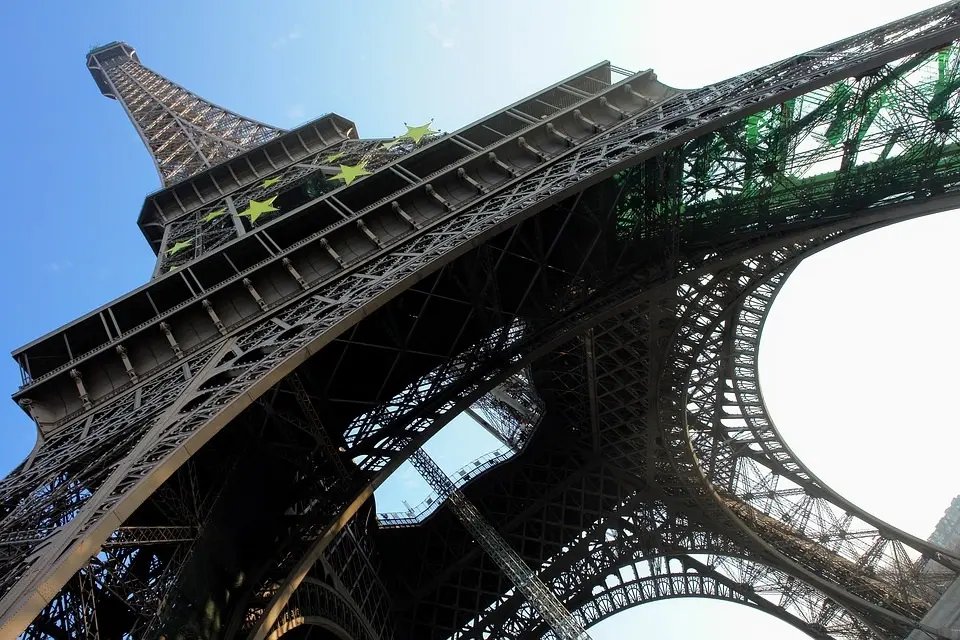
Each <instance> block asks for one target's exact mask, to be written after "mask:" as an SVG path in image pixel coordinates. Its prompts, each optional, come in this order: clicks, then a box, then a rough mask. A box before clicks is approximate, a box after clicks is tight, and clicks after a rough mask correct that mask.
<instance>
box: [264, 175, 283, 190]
mask: <svg viewBox="0 0 960 640" xmlns="http://www.w3.org/2000/svg"><path fill="white" fill-rule="evenodd" d="M278 182H280V178H267V179H266V180H264V181H263V188H264V189H266V188H268V187H272V186H273V185H275V184H277V183H278Z"/></svg>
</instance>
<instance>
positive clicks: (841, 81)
mask: <svg viewBox="0 0 960 640" xmlns="http://www.w3.org/2000/svg"><path fill="white" fill-rule="evenodd" d="M958 39H960V5H957V4H955V3H954V4H948V5H943V6H940V7H937V8H934V9H931V10H929V11H926V12H923V13H920V14H917V15H915V16H912V17H909V18H905V19H903V20H900V21H897V22H895V23H892V24H889V25H886V26H884V27H880V28H877V29H874V30H872V31H869V32H866V33H862V34H859V35H856V36H853V37H851V38H848V39H846V40H843V41H840V42H837V43H834V44H831V45H828V46H825V47H822V48H820V49H817V50H815V51H811V52H807V53H804V54H801V55H798V56H795V57H792V58H789V59H787V60H783V61H781V62H778V63H775V64H772V65H768V66H765V67H762V68H760V69H756V70H753V71H750V72H747V73H744V74H742V75H740V76H737V77H734V78H731V79H729V80H725V81H723V82H719V83H717V84H714V85H711V86H708V87H704V88H702V89H697V90H693V91H678V90H675V89H672V88H670V87H668V86H666V85H664V84H662V83H660V82H659V81H658V80H657V79H656V76H655V75H654V74H653V73H652V72H649V71H647V72H641V73H636V74H633V73H630V72H626V71H624V70H622V69H618V68H616V67H612V66H610V65H609V64H608V63H602V64H599V65H596V66H594V67H591V68H590V69H587V70H585V71H583V72H581V73H579V74H576V75H574V76H571V77H570V78H567V79H565V80H563V81H561V82H559V83H557V84H555V85H553V86H551V87H549V88H547V89H545V90H544V91H542V92H540V93H538V94H537V95H535V96H531V97H530V98H528V99H525V100H522V101H520V102H518V103H516V104H514V105H511V106H510V107H507V108H505V109H502V110H500V111H498V112H496V113H494V114H491V115H490V116H488V117H487V118H484V119H483V120H481V121H479V122H476V123H473V124H471V125H468V126H467V127H464V128H462V129H460V130H458V131H456V132H454V133H452V134H449V135H437V136H432V137H429V138H427V139H425V140H422V141H418V142H417V143H414V142H411V141H406V142H401V143H398V144H396V145H394V144H393V142H390V143H388V144H386V145H385V144H384V143H383V141H364V140H360V139H358V138H357V137H356V132H355V128H354V127H353V125H352V123H350V122H349V121H347V120H345V119H344V118H342V117H340V116H337V115H335V114H330V115H327V116H324V117H323V118H320V119H318V120H316V121H314V122H312V123H308V124H306V125H304V126H302V127H299V128H297V129H294V130H291V131H288V132H277V133H276V134H274V133H271V134H270V139H269V140H267V141H265V142H263V144H261V145H260V146H257V147H255V148H251V149H249V150H247V151H245V152H243V153H238V154H237V155H232V156H231V155H229V154H226V155H225V156H221V157H220V163H219V164H216V166H213V167H212V168H208V169H206V170H203V171H200V172H198V173H190V175H189V177H184V179H182V180H180V181H179V182H177V183H176V184H172V185H171V186H169V187H168V188H167V189H165V190H163V191H161V192H159V193H157V194H153V195H151V196H149V197H148V199H147V202H146V203H145V205H144V209H143V211H141V214H140V218H139V220H140V225H141V228H142V229H143V231H144V234H145V235H146V236H147V238H148V239H149V240H150V242H151V244H152V246H153V247H154V249H155V250H157V251H158V253H159V255H160V256H161V258H160V260H161V261H163V260H167V258H168V257H169V258H176V260H177V261H175V263H173V264H169V265H168V263H166V262H162V263H160V264H158V270H157V273H156V274H155V275H156V277H155V278H153V279H152V280H151V281H150V282H149V283H148V284H146V285H144V286H143V287H141V288H139V289H137V290H135V291H133V292H131V293H129V294H127V295H126V296H123V297H122V298H120V299H118V300H115V301H113V302H111V303H109V304H107V305H105V306H103V307H101V308H100V309H97V310H95V311H93V312H91V313H90V314H88V315H86V316H84V317H82V318H80V319H78V320H76V321H75V322H73V323H71V324H69V325H67V326H65V327H63V328H61V329H59V330H57V331H55V332H53V333H51V334H48V335H47V336H44V337H43V338H40V339H38V340H36V341H34V342H33V343H31V344H29V345H27V346H25V347H23V348H21V349H19V350H17V351H16V352H15V354H14V356H15V358H16V360H17V362H18V364H19V365H20V367H21V369H22V371H23V386H22V387H21V389H20V390H19V391H18V392H17V393H16V394H15V399H16V400H17V401H18V402H19V403H20V404H21V406H22V407H23V408H24V410H25V411H26V412H27V413H28V414H29V415H30V417H31V419H32V420H33V421H34V422H35V423H36V426H37V432H38V441H37V445H36V447H35V448H34V450H33V451H32V452H31V453H30V455H29V456H28V458H27V459H26V460H25V461H24V462H23V463H22V464H21V465H20V466H19V467H17V468H16V469H15V470H14V471H13V472H12V473H11V474H10V475H9V476H8V477H7V478H6V479H4V480H3V482H2V483H0V518H2V519H0V638H13V637H17V636H18V635H21V634H22V636H23V637H26V638H49V637H52V638H67V637H79V638H159V637H165V638H172V637H177V638H249V639H250V640H263V639H266V638H270V639H275V638H280V637H284V638H289V639H295V638H303V637H305V636H306V635H307V634H308V633H311V632H314V631H315V632H316V633H317V635H319V636H320V637H324V634H326V637H337V638H353V639H359V638H363V639H387V638H400V639H411V640H412V639H416V640H421V639H428V640H429V639H433V638H437V639H440V638H451V637H453V638H490V637H496V638H541V637H551V632H550V631H549V630H548V629H547V627H546V625H545V623H544V621H543V620H542V619H541V617H540V616H539V615H537V614H536V612H535V611H534V610H533V609H532V608H531V606H530V604H529V603H528V602H527V601H526V600H525V599H524V597H523V595H522V593H518V592H516V591H514V590H513V589H512V588H511V585H510V584H509V582H508V580H507V579H506V577H505V576H504V575H503V574H502V573H501V572H500V571H499V569H498V568H497V566H496V564H495V563H494V562H492V561H491V560H490V559H489V557H487V556H486V555H485V554H484V553H483V552H482V550H481V549H479V548H478V547H477V545H476V543H475V542H474V541H473V540H472V539H471V536H470V534H469V532H468V531H467V530H466V529H465V528H464V527H463V526H462V524H461V523H460V522H459V521H458V520H457V519H456V518H455V517H454V516H453V514H452V513H451V512H450V510H449V509H447V508H442V509H438V510H436V511H435V512H434V513H433V514H432V515H429V517H426V518H425V519H417V518H413V519H406V520H404V519H397V520H394V521H384V522H383V523H381V524H378V523H377V521H376V518H375V517H374V515H373V514H374V512H375V510H374V508H373V504H372V502H373V501H372V493H373V490H374V489H375V488H376V487H377V486H379V484H380V483H382V482H383V481H384V479H385V478H387V477H388V475H389V474H390V473H391V472H393V471H394V470H395V469H396V468H397V467H398V466H399V465H400V464H401V463H402V462H403V461H404V460H406V459H408V458H409V456H410V455H411V454H412V453H413V452H414V451H416V450H417V449H418V448H419V447H420V446H421V445H422V443H423V442H425V441H426V439H428V438H429V437H430V436H431V435H433V434H434V433H436V432H437V430H439V429H440V428H442V427H443V425H444V424H446V423H447V422H449V421H450V420H451V419H452V418H453V417H455V416H456V415H458V414H460V413H461V412H463V411H465V410H467V409H471V408H472V410H473V411H474V412H475V413H476V414H477V415H479V416H481V417H483V418H484V419H485V420H487V421H488V422H489V424H490V428H491V430H492V431H494V432H496V433H499V434H500V436H501V440H503V441H504V442H505V443H507V444H508V445H509V446H510V447H511V452H518V453H516V454H515V455H512V456H511V455H504V456H503V457H501V458H499V459H498V460H496V461H495V462H496V463H491V464H486V465H485V466H484V467H483V471H482V473H477V474H475V475H474V476H473V477H472V479H471V480H470V482H468V483H465V484H463V485H462V486H461V487H460V488H459V490H460V491H462V492H463V495H464V496H466V498H467V499H469V501H470V502H471V503H472V504H474V505H476V508H477V509H478V511H479V513H480V514H481V515H482V517H483V518H484V519H485V520H486V521H487V522H488V523H490V525H491V526H492V527H493V528H494V529H495V530H496V531H497V532H498V534H499V535H500V536H502V538H503V539H504V540H505V541H506V544H507V545H509V547H510V548H512V549H513V550H515V551H516V552H517V554H518V555H519V556H520V558H521V559H522V561H523V562H524V563H525V564H526V565H527V566H528V567H530V568H531V569H532V570H533V571H535V572H537V575H538V577H539V579H540V581H541V582H543V583H544V584H546V585H548V586H549V587H550V588H551V589H552V591H553V593H554V595H555V596H556V598H557V599H558V600H559V602H560V603H561V604H562V605H563V606H564V607H566V608H567V609H568V610H569V611H571V612H572V613H573V615H575V616H577V617H578V618H579V619H580V621H581V623H582V624H583V626H584V627H589V626H590V625H591V624H593V623H595V622H596V621H598V620H601V619H603V618H605V617H607V616H610V615H612V614H614V613H616V612H617V611H620V610H623V609H624V608H627V607H631V606H634V605H637V604H642V603H644V602H650V601H653V600H657V599H662V598H668V597H710V598H719V599H723V600H728V601H730V602H736V603H739V604H743V605H746V606H750V607H753V608H756V609H759V610H761V611H765V612H768V613H770V614H771V615H775V616H777V617H779V618H781V619H782V620H785V621H787V622H788V623H790V624H793V625H794V626H796V627H797V628H799V629H802V630H803V631H805V632H807V633H808V634H809V635H811V636H812V637H815V638H827V637H834V638H904V637H918V635H926V636H927V637H951V634H952V633H953V632H952V631H951V630H950V629H948V628H947V627H948V626H949V625H950V624H951V623H950V619H951V618H950V615H953V618H954V619H955V618H956V613H955V612H956V607H955V603H956V601H957V598H958V597H960V596H958V594H957V592H958V591H960V586H958V585H960V583H958V582H957V581H956V577H957V572H958V571H960V556H958V555H957V553H956V552H952V551H948V550H946V549H943V548H941V547H939V546H938V545H936V544H933V543H931V542H928V541H924V540H920V539H917V538H914V537H912V536H910V535H908V534H906V533H904V532H902V531H899V530H897V529H896V528H894V527H892V526H890V525H888V524H886V523H884V522H881V521H879V520H878V519H877V518H875V517H873V516H872V515H870V514H869V513H866V512H864V511H863V510H862V509H859V508H858V507H857V506H856V505H853V504H851V503H850V502H849V501H847V500H845V499H844V498H843V497H842V496H839V495H838V494H837V493H836V492H834V491H833V490H831V489H830V488H829V487H828V486H826V485H825V484H824V483H823V482H822V481H821V480H820V479H819V478H817V477H816V475H814V474H813V472H811V471H810V470H809V469H808V468H807V467H806V466H805V465H804V464H803V463H802V462H801V461H800V460H798V459H797V458H796V456H795V455H794V454H793V453H792V452H791V450H790V449H789V447H788V446H787V444H786V443H785V442H784V441H783V439H782V438H781V437H780V435H779V433H778V432H777V430H776V428H775V426H774V424H773V422H772V420H771V419H770V417H769V413H768V411H767V409H766V407H765V405H764V403H763V398H762V396H761V394H760V389H759V384H758V374H757V349H758V344H759V338H760V332H761V330H762V327H763V323H764V319H765V318H766V316H767V313H768V311H769V308H770V305H771V304H772V302H773V300H774V298H775V296H776V293H777V291H778V290H779V288H780V287H781V286H782V284H783V282H784V280H785V279H786V278H787V276H788V275H789V274H790V272H791V271H792V269H794V268H795V266H796V265H797V264H798V263H799V261H801V260H802V259H803V258H805V257H806V256H809V255H811V254H813V253H815V252H817V251H820V250H822V249H824V248H825V247H829V246H831V245H833V244H835V243H838V242H841V241H843V240H845V239H846V238H848V237H851V236H854V235H857V234H859V233H864V232H867V231H870V230H872V229H876V228H878V227H880V226H883V225H887V224H892V223H895V222H898V221H901V220H907V219H910V218H914V217H917V216H922V215H927V214H931V213H935V212H940V211H947V210H951V209H955V208H957V206H958V203H960V193H958V190H960V146H958V142H960V141H958V137H957V132H958V128H957V124H958V116H960V95H958V88H960V43H958ZM118 46H119V45H118ZM121 48H122V47H121ZM91 55H93V56H94V58H97V55H98V54H97V53H96V52H94V53H93V54H91ZM127 59H131V58H130V56H129V55H128V56H127ZM122 64H127V63H126V62H124V63H122ZM137 68H140V67H137ZM160 100H161V101H162V97H160ZM163 104H164V108H166V109H169V110H171V111H172V112H173V113H174V114H177V113H178V112H177V108H178V105H179V104H184V103H170V104H167V103H163ZM184 108H185V109H186V107H184ZM177 117H178V118H180V119H181V120H186V119H185V118H183V117H181V116H179V115H178V116H177ZM168 131H169V132H170V136H171V141H172V140H174V139H176V136H178V135H180V134H179V131H180V130H179V129H177V128H176V127H172V128H170V129H168ZM145 140H147V143H148V146H149V147H150V148H151V150H154V148H155V147H154V146H152V143H151V142H150V141H149V139H147V138H145ZM384 147H387V148H384ZM156 148H164V149H166V148H169V147H168V146H164V144H160V145H159V146H157V147H156ZM358 149H361V150H360V151H357V150H358ZM351 152H356V153H358V156H357V158H358V159H357V160H353V162H357V163H359V162H360V161H365V162H367V165H365V166H367V168H368V169H369V172H370V174H369V175H367V176H365V177H362V178H360V179H358V180H355V181H352V183H351V184H342V183H343V182H345V181H343V180H341V181H340V182H339V183H338V182H337V181H331V180H328V179H327V178H328V177H333V176H329V175H328V174H329V172H330V170H331V167H332V166H333V165H334V164H336V163H335V159H336V158H343V157H344V156H342V155H341V156H338V155H337V154H349V153H351ZM198 166H199V165H198ZM204 166H206V165H204ZM354 166H355V165H354ZM321 177H322V178H323V179H322V180H321ZM274 180H278V181H277V182H273V181H274ZM268 183H269V184H268ZM320 185H326V186H325V187H324V188H321V187H320ZM258 189H259V190H265V189H274V191H271V192H262V191H257V190H258ZM267 193H274V194H275V195H276V198H275V199H274V200H272V201H271V202H272V203H273V208H274V211H273V212H271V213H270V214H269V216H267V217H266V218H264V219H263V220H261V221H260V222H257V220H254V219H252V216H248V217H247V218H243V219H242V220H239V222H242V223H243V224H237V220H238V219H239V218H242V217H243V216H242V214H243V212H244V211H249V210H250V208H251V206H252V205H250V204H249V202H250V201H253V202H262V198H263V197H264V195H266V194H267ZM270 197H271V198H272V197H273V196H270ZM242 198H247V199H248V201H247V204H246V205H240V206H238V205H236V201H237V200H240V199H242ZM231 207H232V209H231ZM227 213H229V214H230V215H229V216H228V215H227ZM214 214H216V215H214ZM227 221H230V224H231V225H232V226H231V227H229V228H230V231H229V232H225V233H224V235H223V236H222V237H221V236H217V238H218V239H216V240H214V241H211V242H209V243H208V242H206V241H205V240H204V239H203V238H204V237H206V236H204V235H203V234H205V233H207V231H208V229H209V228H212V227H206V226H204V225H219V224H226V222H227ZM191 234H192V235H191ZM214 235H215V234H210V237H213V236H214ZM188 242H189V243H190V244H189V249H187V250H183V251H179V250H178V251H174V250H173V248H174V247H176V246H177V245H179V246H180V247H181V248H182V247H183V245H184V244H185V243H188ZM161 266H162V267H163V268H160V267H161ZM168 266H170V267H174V269H173V271H172V272H171V271H170V270H169V268H167V267H168ZM521 417H523V419H524V420H527V421H529V423H530V424H527V423H523V424H518V423H517V422H516V421H517V420H519V419H520V418H521ZM497 463H499V464H497ZM951 607H954V608H953V609H951ZM951 611H953V612H954V613H952V614H951ZM317 635H314V636H312V637H317Z"/></svg>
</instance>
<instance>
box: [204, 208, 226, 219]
mask: <svg viewBox="0 0 960 640" xmlns="http://www.w3.org/2000/svg"><path fill="white" fill-rule="evenodd" d="M225 213H226V211H225V210H224V209H217V210H216V211H211V212H210V213H208V214H207V215H205V216H204V217H203V220H201V222H210V221H211V220H215V219H217V218H219V217H220V216H222V215H223V214H225Z"/></svg>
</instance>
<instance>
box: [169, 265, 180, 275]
mask: <svg viewBox="0 0 960 640" xmlns="http://www.w3.org/2000/svg"><path fill="white" fill-rule="evenodd" d="M177 266H178V265H175V264H172V265H170V268H169V269H167V273H170V272H171V271H173V270H174V269H176V268H177Z"/></svg>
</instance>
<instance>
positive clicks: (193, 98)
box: [87, 42, 283, 187]
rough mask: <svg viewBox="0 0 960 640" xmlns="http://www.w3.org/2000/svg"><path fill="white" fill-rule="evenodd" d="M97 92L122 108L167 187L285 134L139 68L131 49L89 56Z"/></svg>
mask: <svg viewBox="0 0 960 640" xmlns="http://www.w3.org/2000/svg"><path fill="white" fill-rule="evenodd" d="M87 68H88V69H89V70H90V73H91V74H92V75H93V79H94V80H95V81H96V83H97V86H98V87H99V88H100V92H101V93H103V95H105V96H107V97H108V98H113V99H115V100H117V101H119V102H120V104H121V105H123V109H124V111H126V112H127V115H128V116H130V120H131V121H132V122H133V125H134V127H136V129H137V133H139V134H140V138H141V139H142V140H143V143H144V144H145V145H146V146H147V149H148V150H149V151H150V155H151V156H153V161H154V164H155V165H156V167H157V172H158V173H159V174H160V179H161V181H162V182H163V185H164V186H165V187H166V186H170V185H172V184H176V183H177V182H180V181H181V180H185V179H186V178H189V177H190V176H193V175H196V174H197V173H200V172H201V171H204V170H205V169H208V168H210V167H212V166H214V165H217V164H219V163H221V162H223V161H224V160H227V159H228V158H232V157H233V156H236V155H239V154H241V153H243V152H245V151H248V150H250V149H253V148H255V147H258V146H260V145H261V144H263V143H264V142H266V141H268V140H270V139H272V138H275V137H277V136H278V135H280V134H281V133H283V130H282V129H277V128H275V127H271V126H269V125H266V124H263V123H262V122H257V121H256V120H251V119H249V118H244V117H243V116H240V115H237V114H235V113H233V112H231V111H228V110H226V109H224V108H223V107H219V106H217V105H215V104H213V103H211V102H208V101H207V100H204V99H203V98H200V97H199V96H197V95H195V94H193V93H191V92H189V91H187V90H186V89H184V88H183V87H181V86H180V85H178V84H176V83H174V82H171V81H170V80H167V79H166V78H164V77H163V76H161V75H159V74H157V73H154V72H153V71H151V70H150V69H148V68H146V67H145V66H143V65H142V64H140V58H139V57H138V56H137V53H136V51H135V50H134V48H133V47H131V46H130V45H128V44H127V43H125V42H111V43H110V44H107V45H104V46H101V47H96V48H94V49H92V50H91V51H90V52H89V53H88V54H87Z"/></svg>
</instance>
